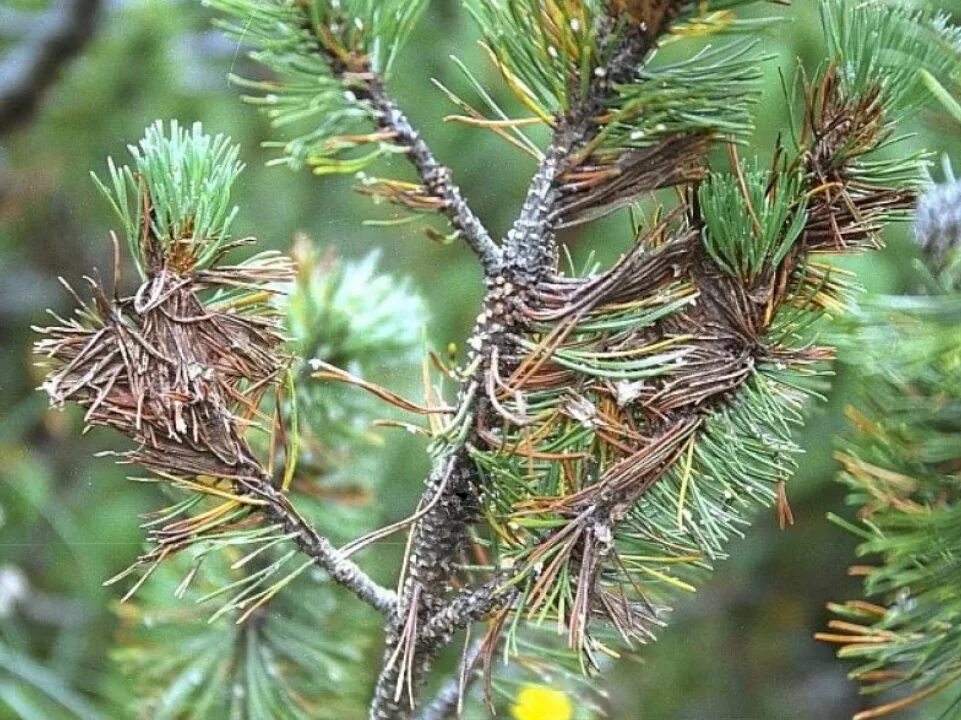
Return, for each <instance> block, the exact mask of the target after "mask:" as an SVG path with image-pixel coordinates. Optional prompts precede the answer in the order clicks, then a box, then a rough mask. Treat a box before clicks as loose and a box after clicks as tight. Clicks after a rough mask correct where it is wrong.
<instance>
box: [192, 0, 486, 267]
mask: <svg viewBox="0 0 961 720" xmlns="http://www.w3.org/2000/svg"><path fill="white" fill-rule="evenodd" d="M209 1H210V3H211V4H212V5H214V6H215V7H216V8H217V9H219V10H221V11H223V12H224V13H225V14H227V15H228V16H231V17H233V18H234V19H235V20H236V23H237V24H236V25H232V26H228V30H229V32H231V33H232V34H233V35H234V36H235V37H236V38H237V39H238V40H239V41H240V42H244V43H247V44H251V45H253V46H254V47H255V48H256V50H255V51H254V52H253V53H252V55H253V57H254V58H255V59H257V60H258V61H260V62H261V63H263V64H264V65H266V66H267V67H268V68H270V69H271V70H274V71H275V72H276V73H277V74H278V77H279V79H278V81H277V82H276V83H250V82H246V81H243V80H238V82H239V83H240V84H242V85H245V86H247V87H249V88H252V89H255V90H258V91H260V92H262V93H264V95H265V97H255V98H251V100H252V101H254V102H258V103H261V104H266V105H267V107H268V109H269V113H270V114H271V116H272V117H273V118H274V120H275V122H276V123H277V124H278V125H286V124H288V123H291V122H296V121H299V120H301V119H302V118H303V117H304V116H305V115H320V116H321V118H322V125H321V127H320V128H318V129H317V130H316V131H314V132H312V133H310V134H308V135H305V136H303V137H300V138H297V139H296V140H293V141H291V142H288V143H287V144H286V145H285V147H284V150H285V153H286V154H287V155H288V157H289V158H290V159H291V161H293V162H302V161H306V162H307V163H308V164H311V165H313V166H314V171H315V172H317V173H318V174H327V173H359V172H360V171H361V170H363V169H365V168H366V167H367V166H369V165H370V164H371V163H372V162H373V161H374V160H376V159H377V158H378V157H381V156H383V155H385V154H387V153H401V154H403V155H405V156H406V157H407V158H408V160H410V162H411V165H412V166H413V168H414V169H415V170H416V172H417V175H418V179H419V183H420V184H419V185H412V184H410V183H404V182H400V181H393V180H372V181H367V182H366V183H364V184H363V185H362V186H361V187H360V188H359V189H360V191H361V192H363V193H364V194H368V195H372V196H374V197H378V198H382V199H386V200H389V201H391V202H394V203H396V204H399V205H401V206H404V207H407V208H408V209H410V210H412V211H415V212H422V211H438V212H441V213H442V214H444V215H445V216H446V217H447V218H448V220H449V221H450V222H451V225H452V226H453V228H454V230H455V232H456V234H457V235H458V236H460V237H462V238H463V239H464V241H465V242H466V243H467V244H468V245H469V246H470V247H471V248H472V249H473V250H474V252H475V253H476V254H477V256H478V257H479V258H480V260H481V262H482V264H483V266H484V268H485V270H486V271H487V272H489V273H492V272H494V271H495V270H496V268H497V267H498V266H499V264H500V250H499V248H498V247H497V245H496V244H495V243H494V241H493V240H492V239H491V237H490V234H489V233H488V231H487V229H486V228H485V227H484V225H483V223H482V222H481V221H480V219H479V218H478V217H477V216H476V215H475V214H474V212H473V211H472V210H471V208H470V206H469V205H468V203H467V201H466V200H465V198H464V197H463V195H462V193H461V191H460V189H459V188H458V187H457V185H455V184H454V182H453V180H452V178H451V173H450V170H449V169H448V168H446V167H445V166H443V165H441V164H440V163H439V162H438V161H437V159H436V158H435V157H434V154H433V152H432V151H431V149H430V147H429V146H428V145H427V143H426V142H424V140H423V138H422V137H421V136H420V133H418V131H417V130H416V129H415V128H414V126H413V125H412V124H411V122H410V120H409V119H408V118H407V116H406V115H405V114H404V113H403V112H402V111H401V110H400V108H399V107H398V106H397V104H396V103H395V102H394V101H393V100H392V99H391V97H390V95H389V93H388V91H387V86H386V75H387V74H388V73H389V71H390V67H391V64H392V63H393V60H394V57H395V56H396V54H397V52H398V51H399V48H400V45H401V43H402V42H403V40H404V39H405V37H406V35H407V34H408V32H409V31H410V28H411V27H412V25H413V24H414V22H415V21H416V19H417V17H418V15H419V14H420V10H421V8H422V7H423V2H422V0H416V1H414V2H406V1H402V0H389V2H381V3H378V2H371V0H351V1H350V2H344V3H340V2H334V1H332V0H316V1H310V0H304V1H303V2H297V3H287V2H279V1H278V0H271V1H270V2H267V3H252V2H251V1H250V0H209ZM386 34H390V36H389V37H385V35H386ZM291 55H293V56H295V57H299V58H301V60H302V61H305V62H307V63H308V64H310V63H312V64H313V65H312V67H309V68H307V69H303V68H298V69H295V68H293V67H292V66H291V64H290V62H289V58H290V57H291ZM312 73H313V75H314V77H311V74H312ZM316 78H321V80H322V82H321V83H319V84H318V83H317V82H316ZM358 119H362V120H365V121H367V122H368V123H370V124H371V125H372V126H373V127H374V132H373V133H371V132H369V130H368V131H366V132H363V131H358V132H354V131H351V130H350V126H351V125H352V124H354V123H356V121H357V120H358ZM365 148H373V149H372V150H370V151H369V152H367V153H366V154H364V155H358V154H357V153H354V154H349V153H350V152H351V151H355V150H360V149H365Z"/></svg>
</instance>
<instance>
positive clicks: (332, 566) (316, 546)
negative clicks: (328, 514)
mask: <svg viewBox="0 0 961 720" xmlns="http://www.w3.org/2000/svg"><path fill="white" fill-rule="evenodd" d="M248 493H249V494H251V495H256V496H258V497H260V498H263V499H264V500H266V501H267V504H266V505H265V506H264V507H263V510H262V512H263V513H264V516H265V517H266V519H267V520H268V521H269V522H271V523H276V524H278V525H281V526H282V527H283V528H284V532H285V533H291V534H293V535H294V543H295V544H296V545H297V547H298V548H300V550H301V551H302V552H303V553H304V554H305V555H307V556H309V557H312V558H314V559H315V560H316V561H317V564H318V565H320V566H321V567H322V568H324V570H326V571H327V574H328V575H330V577H331V579H332V580H334V581H335V582H336V583H338V584H339V585H342V586H343V587H345V588H346V589H348V590H350V591H351V592H352V593H354V594H355V595H356V596H357V597H358V598H360V599H361V600H363V601H364V602H365V603H367V604H368V605H370V606H371V607H373V608H375V609H377V610H379V611H380V612H382V613H384V614H390V613H392V612H394V610H395V609H396V607H397V593H395V592H394V591H393V590H389V589H387V588H385V587H383V586H381V585H379V584H378V583H377V582H375V581H374V580H373V579H371V577H370V576H369V575H367V573H365V572H364V571H363V570H362V569H361V568H360V567H359V566H358V565H357V564H356V563H354V562H353V561H352V560H350V559H349V558H348V557H347V556H346V555H345V554H344V553H342V552H341V551H340V550H338V549H337V548H336V547H334V546H333V544H331V542H330V540H328V539H327V538H326V537H324V536H323V535H321V534H320V533H318V532H317V530H316V528H314V527H313V526H312V525H311V524H310V523H308V522H307V521H306V520H305V519H304V518H303V517H302V516H301V515H300V513H298V512H297V510H296V509H295V508H294V507H293V505H291V503H290V501H289V500H288V499H287V497H286V496H285V495H283V494H282V493H281V492H279V491H278V490H277V489H276V488H274V487H273V485H271V484H270V483H269V482H263V483H261V484H259V485H257V486H256V487H255V488H250V489H249V490H248Z"/></svg>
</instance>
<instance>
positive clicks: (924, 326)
mask: <svg viewBox="0 0 961 720" xmlns="http://www.w3.org/2000/svg"><path fill="white" fill-rule="evenodd" d="M959 47H961V46H959ZM945 170H946V176H947V178H946V182H944V184H942V185H940V186H934V187H931V188H929V189H928V190H927V192H926V193H925V194H924V195H923V196H922V197H921V199H920V201H919V203H918V212H917V218H916V222H915V234H916V238H917V241H918V243H919V245H920V246H921V248H922V249H923V251H924V253H925V256H926V260H927V261H928V270H929V272H930V274H929V275H928V276H927V278H926V280H927V282H926V283H925V285H926V286H927V287H926V290H927V292H924V293H923V294H922V293H916V294H913V295H907V296H900V297H893V296H873V297H869V298H866V299H865V300H863V301H862V302H861V303H859V306H858V308H857V313H856V314H855V316H854V317H853V318H852V320H851V322H849V323H848V326H847V327H846V328H845V330H846V331H847V332H846V333H845V335H844V336H843V337H842V339H841V342H842V347H844V349H846V350H849V351H855V350H856V352H857V356H856V357H857V362H858V364H859V367H861V368H862V373H863V374H864V376H865V382H864V383H863V388H862V396H863V397H862V400H861V403H860V404H859V407H858V408H857V409H854V408H852V409H851V410H850V412H849V415H850V418H851V421H852V432H851V433H850V434H849V436H848V438H846V442H845V445H844V448H843V451H842V453H841V455H840V460H841V464H842V473H841V476H840V480H841V481H842V482H843V483H844V484H845V485H846V486H847V488H848V501H849V504H850V505H852V506H854V507H856V508H857V517H856V521H855V523H853V524H852V523H851V522H849V521H847V520H842V519H841V518H834V519H835V520H836V522H837V523H838V524H839V525H841V526H842V527H844V528H846V529H848V530H849V531H851V532H852V533H853V534H854V535H856V536H857V537H858V539H859V541H860V544H859V546H858V556H859V557H866V558H870V561H869V562H868V563H859V564H858V565H856V566H854V567H852V568H851V574H852V575H855V576H860V577H863V584H864V596H865V599H864V600H849V601H847V602H844V603H831V604H830V605H829V606H828V607H829V609H830V610H831V611H832V612H833V613H834V615H835V619H833V620H832V621H831V622H830V623H829V624H828V631H827V632H822V633H818V634H817V637H818V639H820V640H823V641H825V642H829V643H832V644H835V645H837V647H838V648H839V649H838V657H840V658H844V659H849V660H852V661H854V662H856V663H857V665H856V666H855V668H854V669H853V670H852V671H851V672H850V677H852V678H853V679H855V680H856V681H858V682H860V683H861V690H862V692H863V693H865V694H866V695H870V696H878V695H881V694H885V695H891V696H893V698H891V699H886V698H881V699H879V700H878V701H877V703H872V705H873V707H870V708H869V709H867V710H864V711H863V712H860V713H858V714H857V715H856V716H855V718H856V720H868V718H880V717H887V716H892V715H895V714H898V713H900V712H902V711H907V710H912V709H914V708H916V707H918V706H920V705H922V704H923V703H925V702H926V701H927V700H929V699H931V698H934V697H936V696H937V697H944V696H949V704H948V705H947V709H946V710H945V711H944V715H943V716H942V717H947V716H948V715H949V714H951V713H952V712H953V711H956V709H957V707H958V704H959V702H961V700H959V699H958V698H959V696H958V689H959V687H961V663H959V661H958V658H959V654H958V649H959V648H961V621H959V617H961V615H959V609H958V599H957V592H956V588H957V586H958V583H959V582H961V564H959V561H958V558H959V557H961V532H959V528H961V495H959V492H958V482H957V480H958V476H957V467H958V451H957V448H958V441H959V437H961V426H959V424H958V414H957V409H958V407H959V397H958V388H959V387H961V374H959V372H958V367H959V366H958V358H959V357H961V335H959V333H958V330H957V322H956V315H957V307H958V288H959V278H961V274H959V272H958V268H959V258H961V232H959V225H958V222H957V220H958V216H959V209H961V193H959V188H961V185H959V183H958V182H957V181H956V180H955V179H954V174H953V172H952V171H951V168H950V165H949V164H946V167H945ZM842 357H844V356H843V355H842ZM851 357H852V359H853V358H854V357H855V356H854V354H853V352H852V353H851ZM868 388H870V390H869V391H868ZM950 696H953V699H952V697H950ZM885 700H887V701H885Z"/></svg>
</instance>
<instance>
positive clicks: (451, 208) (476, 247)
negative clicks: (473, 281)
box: [368, 76, 501, 275]
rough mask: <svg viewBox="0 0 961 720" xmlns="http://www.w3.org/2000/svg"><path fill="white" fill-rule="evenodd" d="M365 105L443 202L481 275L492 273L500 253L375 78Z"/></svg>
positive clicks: (448, 176) (439, 165)
mask: <svg viewBox="0 0 961 720" xmlns="http://www.w3.org/2000/svg"><path fill="white" fill-rule="evenodd" d="M368 89H369V98H368V99H369V101H370V104H371V106H372V107H373V108H374V111H375V112H376V114H377V117H378V119H379V122H380V126H381V128H382V129H384V130H389V131H390V132H391V133H393V135H394V142H395V143H397V145H399V146H402V147H406V148H407V157H408V158H409V159H410V162H411V164H412V165H413V166H414V168H415V169H416V170H417V174H418V175H419V176H420V178H421V181H422V182H423V183H424V186H425V187H426V188H427V190H428V192H430V194H431V195H433V196H434V197H437V198H440V199H441V200H442V201H443V202H444V214H445V215H446V216H447V218H448V219H449V220H450V222H451V225H452V226H453V227H454V229H455V230H457V232H458V233H459V234H460V236H461V237H463V238H464V241H465V242H466V243H467V244H468V245H469V246H470V248H471V249H472V250H473V251H474V252H475V253H476V254H477V256H478V257H479V258H480V260H481V263H482V264H483V266H484V270H485V272H486V273H487V274H488V275H490V274H493V273H496V272H497V271H498V270H499V268H500V264H501V250H500V248H499V247H498V246H497V245H496V244H495V243H494V241H493V239H491V236H490V234H489V233H488V232H487V228H485V227H484V224H483V223H482V222H481V221H480V219H479V218H478V217H477V216H476V215H475V214H474V211H473V210H471V208H470V206H469V205H468V204H467V201H466V200H465V199H464V196H463V195H462V194H461V191H460V188H458V187H457V185H455V184H454V182H453V180H452V179H451V173H450V170H449V169H448V168H447V167H445V166H444V165H441V164H440V163H439V162H438V161H437V158H435V157H434V154H433V152H432V151H431V149H430V146H428V145H427V143H426V142H424V139H423V138H422V137H421V135H420V133H419V132H417V130H416V129H415V128H414V126H413V125H412V124H411V122H410V120H409V119H408V118H407V116H406V115H405V114H404V113H403V112H402V111H401V110H400V108H399V107H398V106H397V105H396V104H395V103H394V102H393V100H391V99H390V95H389V94H388V92H387V88H386V87H385V86H384V83H383V81H382V80H381V79H380V78H379V77H376V76H375V77H374V78H373V79H372V80H371V81H370V82H369V83H368Z"/></svg>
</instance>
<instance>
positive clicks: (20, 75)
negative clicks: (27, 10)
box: [0, 0, 101, 135]
mask: <svg viewBox="0 0 961 720" xmlns="http://www.w3.org/2000/svg"><path fill="white" fill-rule="evenodd" d="M100 5H101V0H69V1H68V2H65V3H64V4H63V7H62V8H61V9H60V10H59V11H57V13H56V15H55V16H54V17H53V18H52V19H50V20H49V21H48V25H49V27H48V28H47V30H46V31H45V32H43V33H38V34H37V35H36V37H34V38H31V39H28V40H26V41H24V44H23V45H22V46H21V47H19V48H17V49H16V50H14V51H13V53H12V54H11V56H10V57H8V58H7V60H6V61H5V62H4V63H3V65H0V135H4V134H7V133H9V132H10V131H11V130H13V129H14V128H16V127H17V126H18V125H21V124H23V123H24V122H26V121H27V120H28V119H29V118H30V117H31V115H33V113H34V112H35V111H36V109H37V107H38V106H39V104H40V100H41V98H42V97H43V95H44V93H45V92H46V90H47V89H48V88H49V87H50V86H51V85H52V84H53V83H54V81H56V79H57V76H58V75H59V74H60V70H61V69H62V68H63V66H64V65H65V64H66V63H67V62H69V61H70V60H71V59H72V58H73V57H74V56H75V55H77V54H78V53H79V52H80V51H81V50H82V49H83V47H84V46H85V45H86V44H87V42H88V41H89V40H90V38H91V37H93V34H94V30H95V29H96V25H97V16H98V14H99V11H100Z"/></svg>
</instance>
